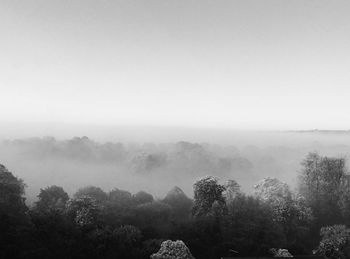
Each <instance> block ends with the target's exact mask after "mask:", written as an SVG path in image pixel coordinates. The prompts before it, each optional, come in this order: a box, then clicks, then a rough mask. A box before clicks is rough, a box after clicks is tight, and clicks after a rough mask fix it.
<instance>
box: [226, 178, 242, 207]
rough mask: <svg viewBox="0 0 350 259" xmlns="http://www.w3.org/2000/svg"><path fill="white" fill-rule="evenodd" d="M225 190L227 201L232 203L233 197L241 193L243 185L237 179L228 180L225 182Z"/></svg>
mask: <svg viewBox="0 0 350 259" xmlns="http://www.w3.org/2000/svg"><path fill="white" fill-rule="evenodd" d="M224 186H225V191H224V193H223V196H224V198H225V200H226V203H230V202H232V201H233V199H234V198H235V197H236V196H237V194H239V193H240V189H241V186H240V185H239V184H238V183H237V182H236V181H235V180H228V181H227V182H226V183H225V185H224Z"/></svg>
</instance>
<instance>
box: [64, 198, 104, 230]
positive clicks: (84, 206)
mask: <svg viewBox="0 0 350 259" xmlns="http://www.w3.org/2000/svg"><path fill="white" fill-rule="evenodd" d="M66 209H67V213H68V215H69V216H70V217H71V218H72V219H73V220H74V222H75V223H76V224H77V225H78V226H80V227H93V226H95V225H97V220H98V214H99V212H100V210H99V208H98V206H97V204H96V201H95V200H94V199H93V198H91V197H90V196H81V197H79V198H74V199H71V200H69V201H68V202H67V206H66Z"/></svg>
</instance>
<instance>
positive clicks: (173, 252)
mask: <svg viewBox="0 0 350 259" xmlns="http://www.w3.org/2000/svg"><path fill="white" fill-rule="evenodd" d="M151 259H194V257H193V256H192V254H191V252H190V250H189V249H188V248H187V246H186V245H185V243H184V242H183V241H181V240H177V241H171V240H167V241H164V242H163V243H162V245H161V247H160V249H159V251H158V252H157V253H155V254H153V255H151Z"/></svg>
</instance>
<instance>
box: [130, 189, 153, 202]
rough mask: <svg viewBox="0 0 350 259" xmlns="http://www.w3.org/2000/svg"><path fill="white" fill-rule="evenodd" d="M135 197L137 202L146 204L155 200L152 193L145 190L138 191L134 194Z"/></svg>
mask: <svg viewBox="0 0 350 259" xmlns="http://www.w3.org/2000/svg"><path fill="white" fill-rule="evenodd" d="M133 199H134V201H135V203H136V204H144V203H149V202H153V201H154V199H153V196H152V194H149V193H147V192H144V191H140V192H138V193H136V194H135V195H134V196H133Z"/></svg>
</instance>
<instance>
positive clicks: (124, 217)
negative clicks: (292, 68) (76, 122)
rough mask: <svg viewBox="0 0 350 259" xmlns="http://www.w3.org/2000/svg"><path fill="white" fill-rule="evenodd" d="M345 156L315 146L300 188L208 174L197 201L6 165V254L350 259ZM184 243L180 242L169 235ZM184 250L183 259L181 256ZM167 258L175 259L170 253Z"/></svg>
mask: <svg viewBox="0 0 350 259" xmlns="http://www.w3.org/2000/svg"><path fill="white" fill-rule="evenodd" d="M345 164H346V160H345V159H344V158H342V157H327V156H321V155H319V154H317V153H309V154H308V155H307V156H306V157H305V158H304V159H303V160H301V170H300V171H299V173H298V176H299V178H298V179H299V182H298V185H297V188H291V187H290V185H288V184H287V183H285V182H283V181H281V180H279V179H277V178H273V177H268V178H264V179H262V180H260V181H258V182H257V183H256V185H255V186H254V191H253V192H252V193H251V194H246V193H245V192H244V191H242V190H241V189H240V185H239V182H237V181H236V180H235V179H229V180H226V181H223V180H222V179H221V178H220V177H216V176H205V177H202V178H199V179H197V180H196V181H194V182H193V196H192V197H193V199H192V198H191V197H189V196H188V195H186V194H185V193H184V192H183V190H182V189H181V187H179V186H174V187H173V188H171V189H170V190H169V191H168V192H167V194H166V195H165V196H163V197H162V198H155V197H154V196H153V195H152V194H151V193H148V192H146V191H138V192H135V193H132V192H129V191H128V190H123V189H121V187H122V186H115V187H114V188H112V189H110V190H109V191H107V190H105V189H103V188H100V187H98V186H93V185H90V186H85V187H84V186H82V187H80V188H77V189H76V191H75V193H73V194H72V195H69V194H68V193H67V192H66V191H65V190H64V187H60V186H56V185H51V186H46V187H43V188H42V189H40V191H39V192H38V194H37V198H38V199H37V201H36V202H35V203H33V204H32V205H31V206H29V207H28V206H27V205H26V204H25V197H24V193H25V192H24V191H25V183H24V182H23V181H22V180H21V179H19V178H17V177H16V176H14V174H13V173H12V172H10V171H9V170H8V169H7V168H6V167H5V166H3V165H1V166H0V192H1V196H0V205H1V206H0V229H1V235H0V245H1V247H2V249H1V251H0V257H1V258H28V257H30V258H32V257H35V258H167V257H164V256H165V254H167V255H169V256H170V257H171V256H173V257H174V256H175V257H174V258H209V259H210V258H213V259H214V258H221V257H222V256H232V255H239V256H273V255H279V254H281V255H283V254H284V255H289V254H292V255H297V254H306V255H307V254H309V255H311V254H314V253H316V254H319V255H323V256H326V257H327V258H348V257H349V256H350V253H349V252H350V245H349V244H350V241H349V240H350V234H349V233H350V232H349V229H348V227H347V226H348V225H349V217H348V215H350V200H349V181H348V179H349V174H348V172H347V169H346V166H345ZM170 240H178V241H170ZM181 256H183V257H181ZM173 257H171V258H173Z"/></svg>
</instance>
